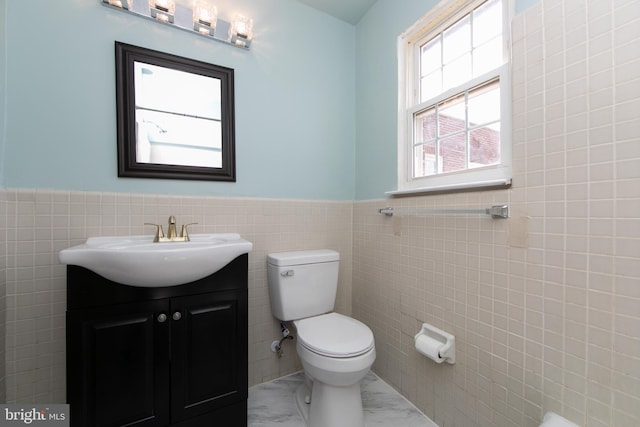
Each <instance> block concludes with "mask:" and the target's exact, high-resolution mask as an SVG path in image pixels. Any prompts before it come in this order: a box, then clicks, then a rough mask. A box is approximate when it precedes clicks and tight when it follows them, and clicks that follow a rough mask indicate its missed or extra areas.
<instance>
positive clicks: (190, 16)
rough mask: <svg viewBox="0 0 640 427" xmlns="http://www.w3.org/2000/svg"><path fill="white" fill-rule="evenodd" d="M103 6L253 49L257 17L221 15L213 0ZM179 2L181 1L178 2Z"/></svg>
mask: <svg viewBox="0 0 640 427" xmlns="http://www.w3.org/2000/svg"><path fill="white" fill-rule="evenodd" d="M98 1H100V3H102V5H103V6H107V7H110V8H113V9H116V10H120V11H123V12H127V13H131V14H133V15H136V16H138V17H141V18H145V19H151V20H153V21H154V22H160V23H164V24H170V25H171V26H172V27H174V28H178V29H180V30H184V31H188V32H190V33H196V34H198V35H201V36H204V37H207V38H209V39H213V40H216V41H219V42H222V43H226V44H229V45H232V46H235V47H238V48H241V49H247V50H248V49H249V46H250V45H251V41H252V39H253V19H250V18H247V17H246V16H244V15H240V14H238V15H236V16H235V17H234V18H233V20H231V21H226V20H224V19H220V18H219V16H218V9H217V8H216V6H214V5H213V4H212V0H189V1H191V2H192V7H191V9H189V6H188V5H186V4H185V3H186V1H185V0H178V1H177V2H176V0H98ZM176 3H177V4H176Z"/></svg>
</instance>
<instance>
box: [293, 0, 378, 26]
mask: <svg viewBox="0 0 640 427" xmlns="http://www.w3.org/2000/svg"><path fill="white" fill-rule="evenodd" d="M298 1H299V2H300V3H304V4H306V5H308V6H311V7H312V8H314V9H317V10H319V11H322V12H325V13H328V14H329V15H331V16H333V17H336V18H338V19H340V20H342V21H345V22H348V23H350V24H353V25H355V24H357V23H358V21H360V18H362V17H363V16H364V14H365V13H367V11H368V10H369V9H370V8H371V6H373V4H374V3H375V2H376V1H377V0H298Z"/></svg>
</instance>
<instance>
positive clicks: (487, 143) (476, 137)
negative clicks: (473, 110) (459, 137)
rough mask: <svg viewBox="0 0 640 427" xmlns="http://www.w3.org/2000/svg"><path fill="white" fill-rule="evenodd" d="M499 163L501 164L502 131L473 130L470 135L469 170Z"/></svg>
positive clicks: (488, 129)
mask: <svg viewBox="0 0 640 427" xmlns="http://www.w3.org/2000/svg"><path fill="white" fill-rule="evenodd" d="M492 127H493V126H492ZM498 163H500V131H496V130H494V129H492V128H490V127H482V128H478V129H474V130H472V131H471V132H470V133H469V169H472V168H478V167H482V166H489V165H497V164H498Z"/></svg>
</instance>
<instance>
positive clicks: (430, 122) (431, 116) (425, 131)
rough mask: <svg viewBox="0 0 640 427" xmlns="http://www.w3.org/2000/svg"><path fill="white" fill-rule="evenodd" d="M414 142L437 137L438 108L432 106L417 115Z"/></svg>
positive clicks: (419, 142) (418, 142)
mask: <svg viewBox="0 0 640 427" xmlns="http://www.w3.org/2000/svg"><path fill="white" fill-rule="evenodd" d="M414 122H415V126H416V127H415V135H414V144H421V143H423V142H425V141H431V140H434V139H436V133H437V125H436V109H435V108H430V109H428V110H426V111H422V112H420V113H418V114H416V116H415V120H414Z"/></svg>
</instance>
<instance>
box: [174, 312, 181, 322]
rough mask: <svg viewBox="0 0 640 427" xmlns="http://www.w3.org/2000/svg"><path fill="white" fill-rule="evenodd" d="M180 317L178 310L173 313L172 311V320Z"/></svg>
mask: <svg viewBox="0 0 640 427" xmlns="http://www.w3.org/2000/svg"><path fill="white" fill-rule="evenodd" d="M180 319H182V313H180V312H179V311H176V312H175V313H173V320H180Z"/></svg>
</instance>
